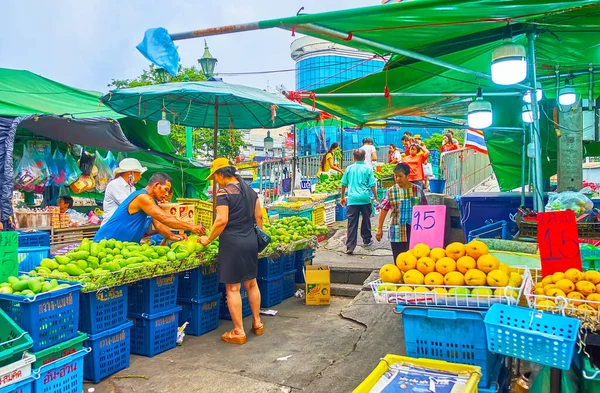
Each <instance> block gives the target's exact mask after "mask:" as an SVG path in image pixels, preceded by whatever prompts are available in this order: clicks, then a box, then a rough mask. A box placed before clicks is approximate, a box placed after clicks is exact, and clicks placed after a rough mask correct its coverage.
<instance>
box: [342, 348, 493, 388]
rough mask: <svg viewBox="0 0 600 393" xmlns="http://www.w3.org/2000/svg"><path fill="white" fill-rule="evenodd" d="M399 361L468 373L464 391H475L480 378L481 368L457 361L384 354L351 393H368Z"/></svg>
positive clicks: (434, 368) (452, 371)
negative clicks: (450, 361) (391, 366)
mask: <svg viewBox="0 0 600 393" xmlns="http://www.w3.org/2000/svg"><path fill="white" fill-rule="evenodd" d="M399 363H410V364H413V365H415V366H419V367H424V368H429V369H433V370H440V371H448V372H451V373H469V374H471V376H470V377H469V380H468V381H467V386H465V390H464V393H477V384H478V383H479V379H480V378H481V368H480V367H477V366H469V365H466V364H457V363H449V362H445V361H443V360H432V359H422V358H419V359H416V358H409V357H406V356H398V355H385V357H384V358H383V360H381V361H380V362H379V364H378V365H377V367H375V369H374V370H373V371H372V372H371V374H369V376H367V378H365V380H364V381H362V383H361V384H360V385H358V387H357V388H356V389H354V391H353V393H369V392H370V391H371V389H372V388H373V386H375V384H376V383H377V382H378V381H379V379H380V378H381V377H382V376H383V374H385V373H386V372H387V371H388V369H389V365H392V364H399Z"/></svg>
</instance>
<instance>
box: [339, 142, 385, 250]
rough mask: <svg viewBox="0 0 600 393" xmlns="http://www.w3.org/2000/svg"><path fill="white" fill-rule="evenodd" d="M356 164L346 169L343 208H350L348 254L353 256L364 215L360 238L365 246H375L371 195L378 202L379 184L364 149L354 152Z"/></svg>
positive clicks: (343, 181) (343, 179)
mask: <svg viewBox="0 0 600 393" xmlns="http://www.w3.org/2000/svg"><path fill="white" fill-rule="evenodd" d="M353 155H354V164H352V165H350V166H349V167H348V168H346V171H345V172H344V176H343V177H342V199H341V200H340V203H341V204H342V206H348V212H347V217H348V235H347V237H346V254H352V253H353V252H354V249H355V248H356V239H357V237H358V219H359V217H360V216H361V215H362V223H361V226H360V236H361V237H362V239H363V244H364V245H365V246H370V245H371V244H373V235H372V233H371V213H372V209H373V207H372V205H371V193H370V191H372V192H373V196H374V197H375V201H376V202H377V203H379V201H377V188H376V186H377V182H376V181H375V176H374V175H373V169H371V168H370V167H368V166H367V165H366V164H365V155H366V153H365V151H364V150H362V149H357V150H354V154H353ZM346 190H348V199H347V200H346Z"/></svg>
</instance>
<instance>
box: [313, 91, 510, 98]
mask: <svg viewBox="0 0 600 393" xmlns="http://www.w3.org/2000/svg"><path fill="white" fill-rule="evenodd" d="M389 95H390V96H391V97H450V98H452V97H473V96H475V93H474V92H466V93H465V92H460V93H451V92H447V93H409V92H395V93H390V94H389ZM483 95H484V96H486V97H515V96H520V95H522V92H519V91H503V92H488V93H486V92H484V93H483ZM324 97H327V98H358V97H361V98H363V97H384V94H383V93H315V98H324Z"/></svg>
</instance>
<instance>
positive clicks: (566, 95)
mask: <svg viewBox="0 0 600 393" xmlns="http://www.w3.org/2000/svg"><path fill="white" fill-rule="evenodd" d="M576 101H577V93H575V89H573V88H572V87H571V86H570V83H569V78H567V79H565V87H563V88H562V89H560V91H559V93H558V103H559V104H561V105H573V104H574V103H575V102H576Z"/></svg>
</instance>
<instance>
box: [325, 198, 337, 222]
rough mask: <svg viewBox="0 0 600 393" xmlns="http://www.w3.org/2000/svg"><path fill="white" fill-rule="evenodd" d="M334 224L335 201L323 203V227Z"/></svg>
mask: <svg viewBox="0 0 600 393" xmlns="http://www.w3.org/2000/svg"><path fill="white" fill-rule="evenodd" d="M334 223H335V201H326V202H325V225H330V224H334Z"/></svg>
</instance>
